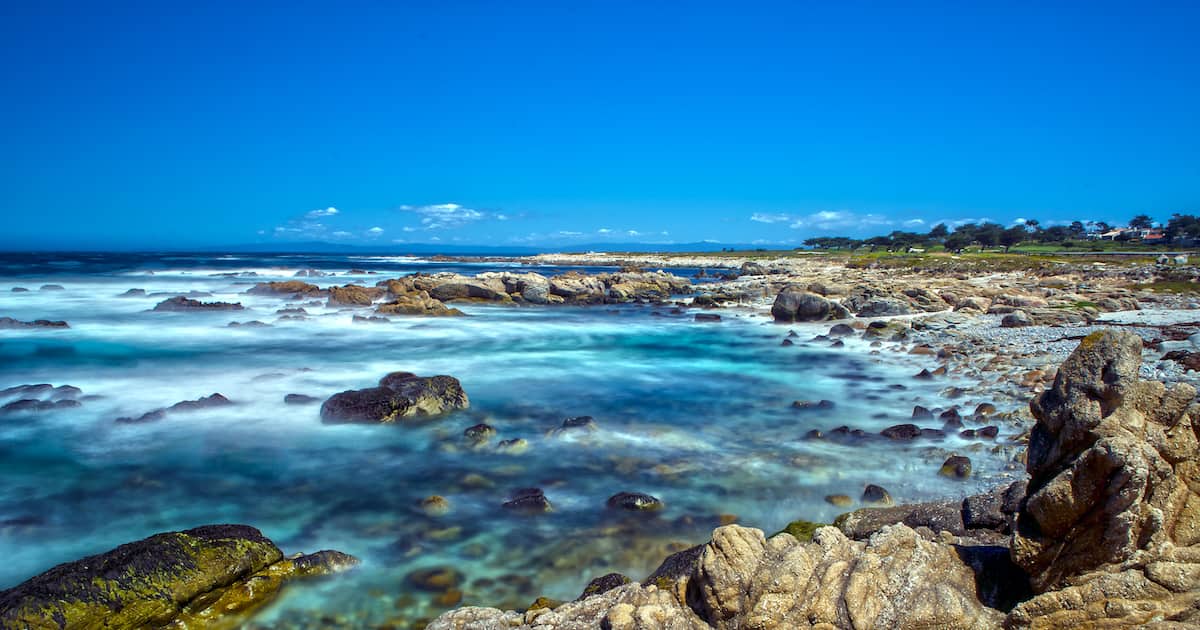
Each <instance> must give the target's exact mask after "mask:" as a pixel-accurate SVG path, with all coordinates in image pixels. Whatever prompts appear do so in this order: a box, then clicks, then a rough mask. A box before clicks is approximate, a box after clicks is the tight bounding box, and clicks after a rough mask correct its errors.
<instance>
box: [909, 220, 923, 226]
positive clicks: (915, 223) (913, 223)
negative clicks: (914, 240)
mask: <svg viewBox="0 0 1200 630" xmlns="http://www.w3.org/2000/svg"><path fill="white" fill-rule="evenodd" d="M922 225H925V220H924V219H909V220H907V221H905V222H904V227H920V226H922Z"/></svg>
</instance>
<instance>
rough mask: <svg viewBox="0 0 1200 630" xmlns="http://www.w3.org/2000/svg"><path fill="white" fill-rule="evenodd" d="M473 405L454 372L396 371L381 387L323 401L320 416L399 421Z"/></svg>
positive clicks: (327, 419) (326, 419) (337, 419)
mask: <svg viewBox="0 0 1200 630" xmlns="http://www.w3.org/2000/svg"><path fill="white" fill-rule="evenodd" d="M469 406H470V401H469V400H468V399H467V393H466V392H465V391H463V388H462V384H461V383H459V382H458V379H456V378H454V377H453V376H428V377H423V376H416V375H415V374H411V373H409V372H393V373H391V374H388V375H387V376H385V377H383V378H382V379H380V381H379V387H370V388H367V389H354V390H347V391H344V392H341V393H340V394H334V395H333V396H331V397H330V398H329V399H328V400H326V401H325V403H324V404H322V405H321V420H322V421H324V422H329V423H337V422H396V421H398V420H400V419H403V418H413V417H432V416H438V415H441V414H444V413H447V412H450V411H454V410H456V409H466V408H467V407H469Z"/></svg>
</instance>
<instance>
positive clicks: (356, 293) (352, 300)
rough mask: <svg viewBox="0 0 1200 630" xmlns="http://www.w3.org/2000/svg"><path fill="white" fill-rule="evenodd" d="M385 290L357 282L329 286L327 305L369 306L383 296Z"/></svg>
mask: <svg viewBox="0 0 1200 630" xmlns="http://www.w3.org/2000/svg"><path fill="white" fill-rule="evenodd" d="M385 292H386V291H385V290H384V289H383V288H381V287H364V286H360V285H357V284H347V285H346V286H344V287H329V301H328V302H327V304H326V305H327V306H370V305H371V304H372V303H374V302H375V300H377V299H379V298H381V297H383V294H384V293H385Z"/></svg>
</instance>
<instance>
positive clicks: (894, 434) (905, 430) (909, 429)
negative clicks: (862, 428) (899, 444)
mask: <svg viewBox="0 0 1200 630" xmlns="http://www.w3.org/2000/svg"><path fill="white" fill-rule="evenodd" d="M879 434H880V435H882V436H883V437H885V438H887V439H889V440H912V439H915V438H917V437H919V436H920V435H921V427H918V426H917V425H915V424H897V425H895V426H890V427H888V428H886V429H884V430H883V431H880V432H879Z"/></svg>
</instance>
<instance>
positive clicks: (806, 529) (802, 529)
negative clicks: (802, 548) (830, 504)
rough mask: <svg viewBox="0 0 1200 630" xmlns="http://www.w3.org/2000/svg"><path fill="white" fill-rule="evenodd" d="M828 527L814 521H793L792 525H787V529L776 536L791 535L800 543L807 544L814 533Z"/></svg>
mask: <svg viewBox="0 0 1200 630" xmlns="http://www.w3.org/2000/svg"><path fill="white" fill-rule="evenodd" d="M826 526H828V523H813V522H812V521H792V522H791V523H788V524H787V527H784V528H783V529H782V530H780V531H779V532H778V533H777V534H775V535H776V536H778V535H779V534H791V535H792V536H793V537H795V538H796V540H799V541H800V542H807V541H809V540H812V537H813V532H815V531H817V529H819V528H821V527H826Z"/></svg>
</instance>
